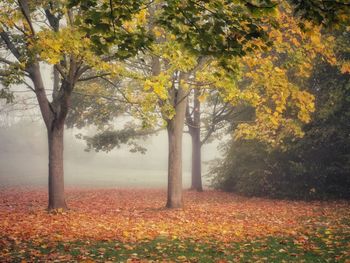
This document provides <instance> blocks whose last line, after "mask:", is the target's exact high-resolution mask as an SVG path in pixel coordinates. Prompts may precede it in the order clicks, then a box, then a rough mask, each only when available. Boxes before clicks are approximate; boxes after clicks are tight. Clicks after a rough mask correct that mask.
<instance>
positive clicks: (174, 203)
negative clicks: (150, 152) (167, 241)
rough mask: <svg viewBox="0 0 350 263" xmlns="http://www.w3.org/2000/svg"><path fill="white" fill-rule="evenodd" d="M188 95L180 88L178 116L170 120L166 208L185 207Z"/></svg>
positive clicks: (176, 102) (177, 103) (177, 105)
mask: <svg viewBox="0 0 350 263" xmlns="http://www.w3.org/2000/svg"><path fill="white" fill-rule="evenodd" d="M186 96H187V95H186V94H185V91H184V90H183V89H182V88H179V90H178V91H177V95H175V105H176V106H175V110H176V115H175V116H174V118H173V119H171V120H168V125H167V132H168V142H169V150H168V198H167V204H166V207H168V208H181V207H183V196H182V135H183V127H184V123H185V114H186V104H187V97H186Z"/></svg>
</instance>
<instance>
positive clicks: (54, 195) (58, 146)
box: [47, 125, 67, 211]
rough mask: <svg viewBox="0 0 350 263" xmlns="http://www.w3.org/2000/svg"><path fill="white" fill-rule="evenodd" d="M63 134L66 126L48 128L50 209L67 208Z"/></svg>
mask: <svg viewBox="0 0 350 263" xmlns="http://www.w3.org/2000/svg"><path fill="white" fill-rule="evenodd" d="M63 134H64V126H61V125H59V126H58V127H55V126H53V127H52V128H51V129H48V131H47V135H48V144H49V207H48V209H49V211H50V210H54V209H63V210H66V209H67V205H66V201H65V197H64V169H63Z"/></svg>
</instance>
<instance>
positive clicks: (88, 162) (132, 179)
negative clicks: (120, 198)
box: [0, 116, 219, 188]
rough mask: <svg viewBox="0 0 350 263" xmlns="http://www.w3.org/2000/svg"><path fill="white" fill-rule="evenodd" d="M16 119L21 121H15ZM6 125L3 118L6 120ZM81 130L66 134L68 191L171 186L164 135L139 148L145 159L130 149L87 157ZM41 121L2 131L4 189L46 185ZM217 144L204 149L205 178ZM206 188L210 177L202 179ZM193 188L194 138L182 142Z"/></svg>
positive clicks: (17, 123) (185, 175)
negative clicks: (75, 187) (78, 137)
mask: <svg viewBox="0 0 350 263" xmlns="http://www.w3.org/2000/svg"><path fill="white" fill-rule="evenodd" d="M17 119H18V118H17ZM1 121H2V124H4V121H5V119H4V116H3V118H2V120H1ZM80 132H82V131H81V130H77V129H66V130H65V145H64V146H65V152H64V165H65V167H64V170H65V185H66V186H68V187H69V186H81V187H108V188H123V187H124V188H126V187H145V188H153V187H154V188H163V187H166V186H167V165H168V155H167V154H168V152H167V150H168V145H167V134H166V131H161V132H159V133H158V135H154V136H151V137H149V138H147V139H146V140H142V141H140V143H141V144H142V145H143V146H145V147H146V148H147V152H146V154H141V153H131V152H130V151H129V148H128V146H127V145H123V146H122V147H121V148H119V149H117V148H116V149H114V150H112V151H111V152H108V153H105V152H98V153H96V152H94V151H91V152H86V151H84V149H85V148H86V143H85V141H84V140H80V139H77V138H76V137H75V135H76V134H77V133H80ZM47 147H48V146H47V135H46V128H45V126H44V124H43V121H42V120H40V119H38V120H30V119H28V118H20V120H17V121H15V122H12V123H11V124H8V125H2V127H1V128H0V186H10V185H27V186H47V184H48V148H47ZM216 147H217V142H213V143H211V144H207V145H204V146H203V148H202V150H203V151H202V159H203V160H202V162H203V167H202V169H203V175H204V174H205V173H207V168H208V165H207V164H206V162H207V161H209V160H212V159H214V158H216V157H219V152H218V151H217V149H216ZM203 179H204V180H203V181H204V185H205V186H208V178H207V177H206V176H204V178H203ZM190 183H191V139H190V136H189V135H188V134H184V138H183V187H184V188H189V187H190Z"/></svg>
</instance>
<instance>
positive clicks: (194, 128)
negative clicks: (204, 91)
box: [189, 89, 203, 192]
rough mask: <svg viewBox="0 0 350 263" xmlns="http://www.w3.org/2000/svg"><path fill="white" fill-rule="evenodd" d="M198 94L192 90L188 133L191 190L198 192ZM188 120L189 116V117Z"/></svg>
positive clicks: (199, 158)
mask: <svg viewBox="0 0 350 263" xmlns="http://www.w3.org/2000/svg"><path fill="white" fill-rule="evenodd" d="M199 95H200V92H199V90H198V89H195V90H194V101H193V119H192V121H191V125H190V126H189V132H190V135H191V139H192V183H191V189H192V190H197V191H199V192H201V191H203V186H202V163H201V162H202V160H201V159H202V158H201V130H200V125H201V113H200V110H201V109H200V106H201V104H200V101H199V99H198V97H199ZM189 118H190V116H189Z"/></svg>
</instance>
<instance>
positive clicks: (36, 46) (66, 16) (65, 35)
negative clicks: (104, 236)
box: [0, 0, 147, 210]
mask: <svg viewBox="0 0 350 263" xmlns="http://www.w3.org/2000/svg"><path fill="white" fill-rule="evenodd" d="M86 4H87V7H88V6H89V5H92V4H96V3H91V2H89V3H86ZM0 6H1V12H0V14H1V16H0V36H1V46H2V47H3V48H4V50H5V52H3V53H2V56H1V58H0V62H1V71H0V77H1V81H2V83H3V84H4V87H5V88H2V93H4V92H7V93H8V92H9V89H8V87H9V86H11V84H18V83H24V84H25V85H26V86H27V87H28V88H29V89H30V90H32V91H33V92H34V93H35V95H36V99H37V102H38V104H39V108H40V112H41V115H42V118H43V120H44V123H45V125H46V128H47V137H48V146H49V205H48V208H49V210H53V209H66V208H67V205H66V202H65V198H64V169H63V133H64V124H65V120H66V117H67V114H68V112H69V107H70V103H71V96H72V92H73V90H74V88H75V86H76V84H77V83H78V82H79V81H84V80H87V79H91V78H97V77H100V76H105V75H114V76H115V75H116V74H117V73H118V67H117V66H116V65H115V64H110V63H107V62H106V61H108V58H106V57H99V56H97V55H98V54H101V52H100V50H101V49H103V48H104V49H106V50H107V49H108V47H109V44H110V43H112V42H113V43H114V45H115V46H116V47H117V48H118V46H119V49H118V51H117V52H115V54H114V56H115V57H127V56H128V55H130V54H133V53H135V50H137V49H138V47H140V46H142V45H143V44H144V41H140V40H139V37H140V35H139V34H129V33H126V32H121V30H120V32H119V33H118V34H117V33H116V34H115V35H114V37H113V38H109V39H107V40H106V39H105V42H98V41H96V40H97V39H98V40H101V39H100V38H96V34H99V32H98V30H96V31H95V32H90V34H89V35H87V34H86V31H83V30H82V28H83V27H84V26H87V27H88V26H89V24H88V23H85V22H86V21H84V18H83V17H82V16H81V13H82V12H80V11H79V10H78V8H67V6H66V5H65V2H64V1H55V2H53V1H39V2H38V1H36V2H30V1H26V0H19V1H18V2H17V1H6V2H3V3H1V4H0ZM107 7H108V6H107ZM138 7H139V5H138V4H137V3H135V2H133V8H131V9H130V7H128V6H120V7H119V8H118V9H116V10H113V12H115V14H122V15H123V17H122V18H121V19H120V21H119V24H115V25H114V26H115V27H118V26H120V24H121V23H123V22H125V21H127V20H128V19H130V18H131V16H132V12H138ZM85 8H86V6H85ZM95 19H103V18H102V17H99V18H98V17H97V18H96V17H95ZM87 22H88V21H87ZM146 39H147V38H145V40H146ZM125 43H127V45H128V46H129V45H130V47H131V46H132V47H133V49H128V50H124V49H123V47H125V45H126V44H125ZM7 53H9V55H7ZM3 55H5V56H3ZM44 63H46V64H49V65H52V75H53V85H52V90H53V91H52V100H51V101H50V100H49V98H48V94H47V91H48V87H45V84H44V81H43V72H42V71H43V70H42V68H41V65H42V64H44ZM86 74H88V77H86ZM28 81H31V82H32V83H30V82H29V83H28Z"/></svg>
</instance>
